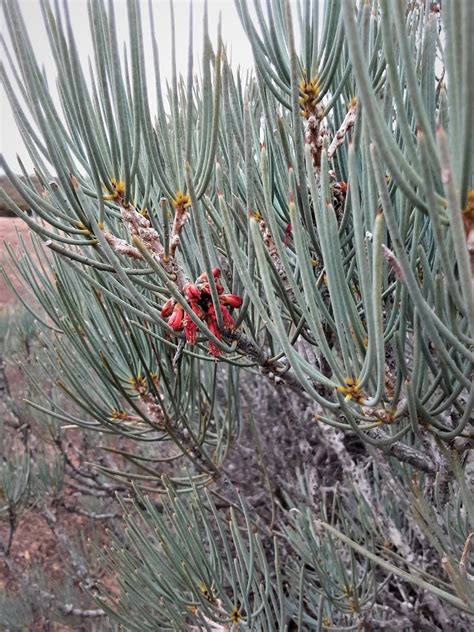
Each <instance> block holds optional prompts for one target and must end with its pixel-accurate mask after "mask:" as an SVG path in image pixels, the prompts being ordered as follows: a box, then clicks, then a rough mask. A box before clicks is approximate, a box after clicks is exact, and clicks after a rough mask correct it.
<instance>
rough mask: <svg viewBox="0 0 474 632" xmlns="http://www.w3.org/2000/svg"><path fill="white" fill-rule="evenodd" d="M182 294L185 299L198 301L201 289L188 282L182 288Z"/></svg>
mask: <svg viewBox="0 0 474 632" xmlns="http://www.w3.org/2000/svg"><path fill="white" fill-rule="evenodd" d="M184 294H185V296H186V298H187V299H189V300H195V301H199V299H200V298H201V291H200V290H199V288H197V287H196V286H195V285H194V283H188V284H187V285H186V286H185V288H184Z"/></svg>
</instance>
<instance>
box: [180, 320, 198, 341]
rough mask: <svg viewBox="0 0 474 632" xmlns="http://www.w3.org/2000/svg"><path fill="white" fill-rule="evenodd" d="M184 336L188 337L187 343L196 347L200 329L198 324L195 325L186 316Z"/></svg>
mask: <svg viewBox="0 0 474 632" xmlns="http://www.w3.org/2000/svg"><path fill="white" fill-rule="evenodd" d="M183 323H184V335H185V336H186V341H187V342H189V344H190V345H195V344H196V340H197V332H198V328H197V325H196V323H194V322H193V321H192V320H191V319H190V318H189V316H185V317H184V320H183Z"/></svg>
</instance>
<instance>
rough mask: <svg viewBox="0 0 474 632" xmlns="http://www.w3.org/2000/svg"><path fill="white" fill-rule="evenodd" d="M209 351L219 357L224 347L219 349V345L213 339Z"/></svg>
mask: <svg viewBox="0 0 474 632" xmlns="http://www.w3.org/2000/svg"><path fill="white" fill-rule="evenodd" d="M208 349H209V353H210V354H211V355H213V356H215V357H216V358H219V357H220V356H221V355H222V349H219V347H218V346H217V345H215V344H214V343H213V342H212V340H211V341H210V342H209V344H208Z"/></svg>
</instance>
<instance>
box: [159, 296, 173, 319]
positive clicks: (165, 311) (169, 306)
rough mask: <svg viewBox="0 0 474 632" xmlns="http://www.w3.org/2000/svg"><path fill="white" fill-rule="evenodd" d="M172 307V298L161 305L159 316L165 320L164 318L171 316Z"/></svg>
mask: <svg viewBox="0 0 474 632" xmlns="http://www.w3.org/2000/svg"><path fill="white" fill-rule="evenodd" d="M173 307H174V300H173V299H172V298H169V299H168V300H167V301H166V303H165V304H164V305H163V307H162V308H161V312H160V313H161V315H162V316H163V317H164V318H166V316H169V315H170V314H171V312H172V311H173Z"/></svg>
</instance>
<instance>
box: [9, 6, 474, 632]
mask: <svg viewBox="0 0 474 632" xmlns="http://www.w3.org/2000/svg"><path fill="white" fill-rule="evenodd" d="M127 6H128V26H129V46H128V48H127V50H126V52H125V54H123V55H122V54H121V48H120V46H119V43H118V41H117V33H116V30H117V25H116V21H115V16H114V4H113V3H110V4H109V7H108V9H106V8H105V6H104V3H103V2H102V1H97V2H93V3H90V4H89V16H90V28H91V33H92V41H93V45H94V55H93V60H92V62H91V68H90V72H89V69H85V68H83V67H81V65H80V62H79V54H78V48H79V46H80V41H78V38H77V36H76V33H75V25H74V24H72V23H71V20H70V17H69V14H68V9H67V5H65V7H64V9H61V8H59V7H58V6H57V5H54V6H51V5H50V3H49V1H48V0H45V1H44V2H43V3H42V8H43V14H44V20H45V25H46V29H47V34H48V38H49V41H50V44H51V49H52V52H53V55H54V59H55V62H56V70H57V86H58V93H59V101H60V107H58V105H57V103H56V101H55V99H54V98H53V97H52V96H51V93H50V90H49V87H48V84H47V81H46V78H45V76H44V74H43V73H42V72H41V68H40V66H39V65H38V62H37V60H36V58H35V54H34V45H33V44H32V42H31V41H30V39H29V37H28V33H27V29H26V27H25V23H24V20H23V17H22V15H21V12H20V10H19V7H18V6H17V4H16V3H15V2H8V1H7V2H5V3H4V11H5V18H6V24H7V27H8V33H9V36H10V39H11V44H10V47H9V50H10V53H11V54H10V56H9V58H8V62H9V64H10V70H9V72H6V71H4V70H3V71H2V72H3V78H4V82H5V86H6V90H7V94H8V96H9V98H10V101H11V103H12V105H13V107H14V110H15V116H16V119H17V123H18V125H19V128H20V130H21V132H22V136H23V138H24V140H25V142H26V145H27V147H28V151H29V155H30V158H31V159H32V161H33V163H34V165H35V174H36V176H37V178H38V179H39V182H40V183H41V186H42V193H41V194H38V193H37V192H36V191H35V189H34V186H33V185H32V183H30V182H29V181H28V177H27V176H28V174H27V173H25V170H24V169H23V168H22V164H21V162H20V163H19V164H20V168H21V169H22V171H23V175H24V176H25V177H26V180H22V179H20V177H18V176H17V175H16V174H15V173H14V170H13V169H12V168H11V167H10V166H9V165H7V164H5V163H4V162H3V168H4V170H5V172H6V174H7V175H8V176H9V178H10V180H11V182H12V183H13V185H14V186H15V187H16V189H17V190H18V192H19V193H20V194H21V195H22V197H23V198H24V199H25V201H26V203H27V204H28V205H29V207H30V208H31V209H33V211H34V215H33V216H29V215H27V214H26V213H24V212H22V211H21V209H20V208H19V207H16V206H15V205H14V204H13V202H12V201H11V200H8V199H7V200H6V201H7V202H8V203H9V204H12V205H13V207H14V210H15V212H16V214H17V215H18V216H19V217H21V218H23V219H24V221H25V222H26V223H27V224H28V225H29V226H30V228H31V229H32V230H33V231H34V232H35V233H36V235H37V239H36V241H35V243H36V247H37V249H38V253H39V254H40V263H39V264H34V263H33V261H32V259H31V257H30V253H28V252H25V253H24V258H23V259H22V260H21V261H20V262H19V264H18V268H19V270H20V272H21V274H22V276H23V279H24V281H25V283H26V284H27V285H28V286H29V287H30V288H31V290H32V291H33V294H34V295H35V297H36V300H37V301H38V302H39V304H40V305H41V308H42V309H41V313H40V314H39V315H40V317H41V322H42V324H41V329H42V330H45V331H46V330H49V334H48V335H49V337H50V343H48V348H47V357H48V364H47V366H48V369H47V370H48V374H49V376H50V378H51V382H52V383H54V384H55V385H56V386H57V387H58V388H59V389H60V390H61V391H62V392H63V393H64V394H66V395H67V397H68V398H69V399H70V400H71V401H72V402H73V403H74V406H75V407H76V409H77V410H76V412H74V413H71V412H70V411H69V410H68V409H67V407H61V406H59V405H57V404H56V403H55V401H54V400H53V399H52V398H46V401H41V397H40V396H38V398H36V399H34V398H30V401H29V403H30V405H31V407H32V409H33V410H40V411H45V409H49V410H50V411H51V414H52V415H53V417H54V418H55V419H56V420H59V421H60V422H61V423H62V424H64V425H66V426H71V425H73V426H74V427H78V428H82V429H84V431H86V430H87V431H97V432H100V433H102V436H103V437H104V438H105V439H109V440H110V444H109V447H108V448H107V449H108V450H109V452H112V453H113V455H114V461H113V463H114V465H113V467H110V466H107V465H105V464H104V463H102V464H100V463H99V464H98V465H97V470H98V472H100V473H101V475H105V474H106V475H107V476H108V477H110V478H111V479H112V480H113V481H114V482H120V485H123V486H126V488H127V490H128V491H127V492H124V493H123V495H122V497H121V501H120V502H121V503H122V507H123V511H124V514H125V517H124V521H125V525H126V526H125V527H124V528H123V530H122V529H120V530H118V529H116V530H115V535H114V536H111V542H110V545H109V547H108V549H107V551H106V552H104V551H102V553H100V555H102V557H103V560H104V564H106V568H107V570H108V574H110V576H111V577H113V578H114V582H113V584H112V585H108V586H107V584H103V585H102V586H101V587H100V586H99V588H98V590H97V592H94V598H95V599H96V600H97V601H98V602H99V604H100V607H101V608H103V609H104V611H105V612H106V613H107V614H108V615H109V616H110V620H113V621H116V622H118V624H120V625H121V626H123V628H124V629H127V630H140V631H142V630H157V629H160V630H168V629H169V630H185V629H186V630H187V629H195V630H226V629H242V630H244V629H249V630H250V629H251V630H262V631H263V630H292V629H298V630H317V629H321V630H322V629H357V628H361V629H366V630H381V629H390V630H395V629H400V630H425V629H426V630H428V629H430V630H432V629H440V630H444V629H446V630H447V629H459V630H461V629H466V626H467V625H468V623H467V622H468V618H469V616H470V615H472V614H473V612H474V606H473V585H472V576H471V573H472V567H470V558H469V553H470V547H471V538H472V529H473V526H472V520H473V515H472V506H473V505H472V471H473V470H472V467H473V466H472V454H471V453H470V451H469V448H470V442H471V440H472V425H471V423H472V398H473V393H474V387H473V383H472V366H473V351H472V340H473V338H472V336H473V320H474V303H473V291H472V271H473V267H472V266H473V259H472V256H473V254H472V253H473V250H472V248H473V246H472V243H473V234H474V233H473V230H474V224H473V212H474V211H473V199H474V197H473V195H474V194H473V191H472V188H471V189H470V187H472V179H473V170H472V142H471V139H472V136H473V135H472V131H473V130H472V127H473V109H472V107H471V103H472V100H473V90H474V88H473V83H472V80H470V70H471V59H472V58H473V57H474V55H473V50H472V48H473V43H472V38H471V37H470V33H471V32H472V27H473V21H474V20H473V5H472V3H471V2H470V1H469V0H460V1H459V2H445V3H443V5H442V7H441V4H440V3H439V4H438V3H430V2H421V1H415V2H410V3H406V2H403V1H402V0H396V1H395V2H393V3H392V2H389V1H388V0H380V1H375V0H374V1H371V2H354V1H353V0H341V1H339V0H337V1H334V2H327V3H325V4H324V10H323V11H319V9H318V3H317V2H312V1H311V2H310V1H309V0H308V2H303V3H298V5H297V7H296V9H295V10H294V11H292V9H291V6H290V3H289V2H282V1H276V2H272V3H268V5H267V7H266V8H264V7H263V3H259V2H257V3H255V5H254V12H251V11H250V9H249V7H248V4H247V2H246V0H236V6H237V9H238V12H239V16H240V19H241V21H242V24H243V26H244V28H245V31H246V33H247V35H248V38H249V41H250V43H251V45H252V50H253V53H254V58H255V71H254V73H253V74H249V75H248V76H247V78H246V79H245V80H244V79H243V78H242V74H241V73H240V72H238V71H237V72H235V71H234V70H232V68H231V67H230V65H229V63H228V59H227V55H226V49H225V46H224V44H223V43H222V40H221V37H220V35H219V34H218V36H217V45H216V46H213V45H212V44H211V41H210V38H209V36H208V29H207V26H206V25H207V16H206V10H205V11H204V24H205V28H204V41H203V57H202V63H201V66H200V69H199V70H200V72H199V73H198V74H196V73H195V68H194V60H193V54H192V37H191V35H190V39H189V62H188V72H187V77H184V78H183V77H181V76H178V75H177V72H176V68H175V65H173V68H172V75H171V79H170V81H169V83H168V84H167V89H166V91H164V90H163V85H162V81H161V76H162V73H163V69H162V68H160V65H159V56H158V45H157V41H156V36H155V33H154V27H153V24H154V15H153V13H154V10H155V8H157V7H155V6H154V4H153V3H150V7H149V16H147V17H146V18H144V17H143V16H142V15H141V10H142V6H141V4H140V3H138V2H136V1H134V0H130V1H129V2H128V5H127ZM171 7H172V8H173V3H171ZM158 8H159V7H158ZM144 22H147V23H149V26H150V32H151V42H152V47H151V50H152V53H153V67H154V72H155V76H154V81H153V84H154V85H153V87H151V86H150V84H149V83H148V82H147V76H146V72H145V69H146V65H147V60H146V58H145V47H144V38H145V34H144V32H143V23H144ZM295 24H297V25H298V30H297V31H295ZM190 25H191V27H190V34H191V33H192V14H191V17H190ZM171 32H172V42H173V52H175V50H176V47H177V46H181V45H182V39H183V38H182V37H181V33H182V28H181V25H178V26H177V27H176V25H175V24H174V19H172V25H171ZM152 91H156V107H153V108H152V107H151V105H150V103H151V100H150V93H151V92H152ZM3 195H4V197H5V196H6V194H3ZM45 362H46V361H45ZM450 626H452V627H450Z"/></svg>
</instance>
